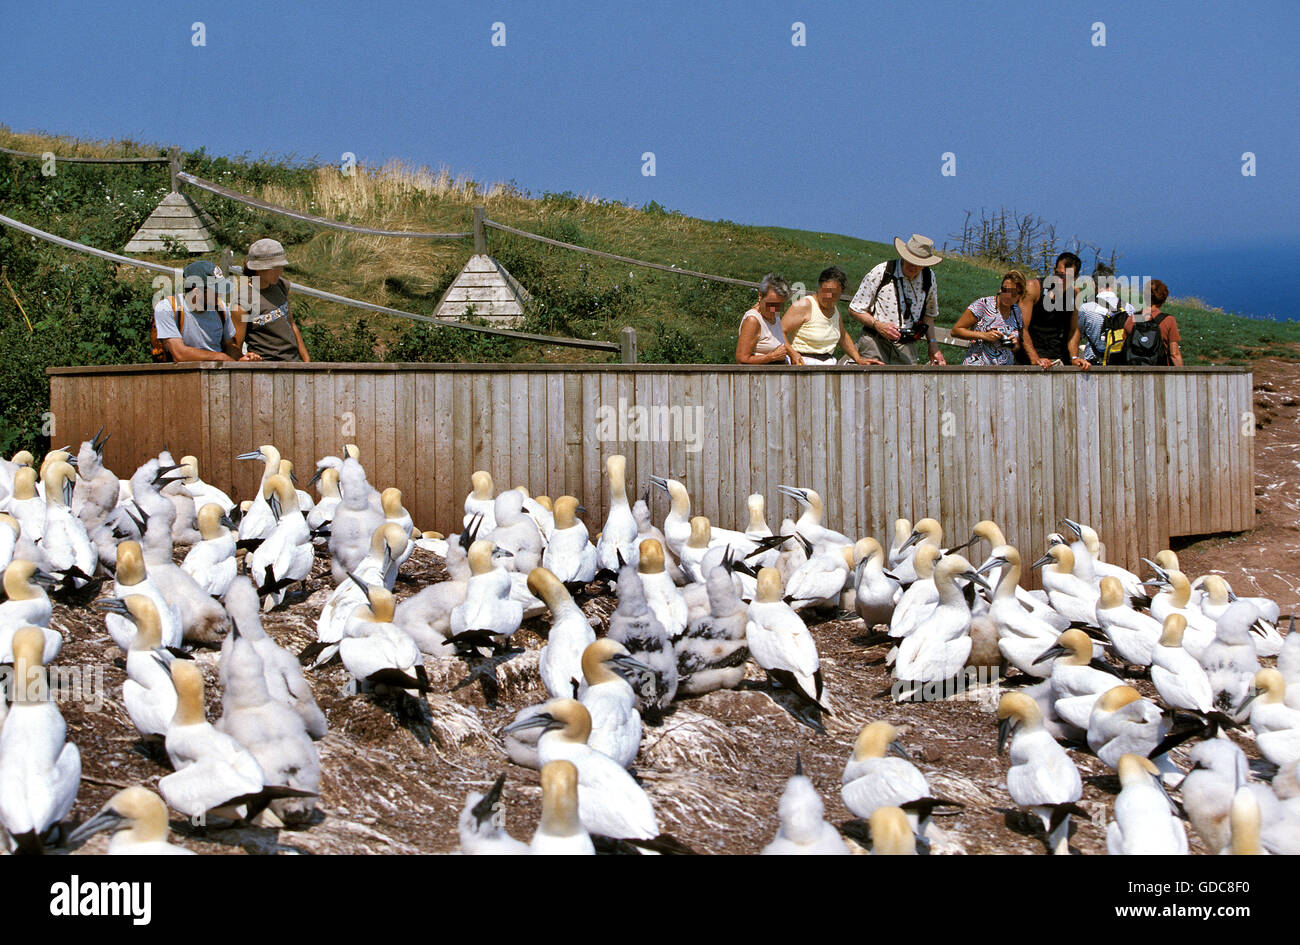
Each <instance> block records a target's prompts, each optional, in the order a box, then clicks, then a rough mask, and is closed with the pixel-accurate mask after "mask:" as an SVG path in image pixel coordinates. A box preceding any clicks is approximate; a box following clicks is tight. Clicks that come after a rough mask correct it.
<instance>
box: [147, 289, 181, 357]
mask: <svg viewBox="0 0 1300 945" xmlns="http://www.w3.org/2000/svg"><path fill="white" fill-rule="evenodd" d="M167 304H168V305H170V306H171V307H172V315H174V316H175V317H176V330H177V331H179V332H182V333H184V331H185V306H184V305H182V306H180V307H179V308H177V307H176V296H174V295H172V296H168V298H167ZM149 345H150V354H151V355H152V356H153V359H154V361H155V362H157V363H158V364H167V363H168V362H170V361H171V359H172V353H171V352H170V351H168V350H167V346H166V345H165V344H163V343H162V342H161V341H160V340H159V339H158V323H157V322H155V321H154V320H153V315H152V313H151V314H150V316H149Z"/></svg>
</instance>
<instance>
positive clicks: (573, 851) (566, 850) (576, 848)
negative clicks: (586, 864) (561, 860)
mask: <svg viewBox="0 0 1300 945" xmlns="http://www.w3.org/2000/svg"><path fill="white" fill-rule="evenodd" d="M529 849H530V852H532V853H533V854H536V855H538V856H573V855H592V854H594V853H595V852H596V848H595V846H593V845H592V842H591V834H589V833H587V829H586V828H585V827H583V826H582V819H581V818H580V817H579V816H578V769H577V767H575V766H574V764H573V762H571V761H552V762H551V763H550V764H548V765H545V766H544V767H543V768H542V819H541V822H540V823H539V824H538V825H537V832H536V833H534V834H533V842H532V844H531V845H530V848H529Z"/></svg>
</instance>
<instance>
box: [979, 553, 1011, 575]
mask: <svg viewBox="0 0 1300 945" xmlns="http://www.w3.org/2000/svg"><path fill="white" fill-rule="evenodd" d="M1007 563H1008V562H1007V559H1006V558H1003V557H1001V556H999V557H996V558H989V560H987V561H985V562H984V563H983V564H981V565H980V566H979V567H978V568H976V569H975V572H976V573H977V574H988V573H989V572H990V571H992V570H993V569H994V568H1000V567H1003V566H1004V565H1006V564H1007Z"/></svg>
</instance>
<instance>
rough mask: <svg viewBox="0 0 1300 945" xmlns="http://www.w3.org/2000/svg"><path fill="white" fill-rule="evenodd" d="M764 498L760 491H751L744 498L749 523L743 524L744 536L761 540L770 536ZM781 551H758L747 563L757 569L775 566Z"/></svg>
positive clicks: (771, 549) (770, 530)
mask: <svg viewBox="0 0 1300 945" xmlns="http://www.w3.org/2000/svg"><path fill="white" fill-rule="evenodd" d="M766 504H767V503H766V500H765V499H764V498H763V494H762V493H761V492H755V493H752V494H751V495H750V496H749V498H748V499H746V500H745V507H746V508H747V509H748V510H749V524H748V525H747V526H745V537H746V538H749V539H751V540H753V541H756V542H758V541H762V540H763V539H765V538H771V537H773V536H772V529H771V527H769V526H768V524H767V513H766ZM780 555H781V552H780V551H779V550H778V549H776V548H768V549H767V550H766V551H762V552H759V553H758V554H757V555H756V556H754V557H752V558H750V559H749V564H750V565H751V566H752V567H754V568H755V570H757V569H758V568H774V567H776V559H777V558H778V557H780Z"/></svg>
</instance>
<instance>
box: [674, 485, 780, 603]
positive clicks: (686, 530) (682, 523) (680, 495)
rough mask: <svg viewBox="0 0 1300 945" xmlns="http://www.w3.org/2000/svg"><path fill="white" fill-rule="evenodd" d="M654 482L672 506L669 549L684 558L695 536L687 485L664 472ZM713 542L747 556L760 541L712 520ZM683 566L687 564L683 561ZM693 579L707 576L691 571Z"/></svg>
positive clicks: (711, 537) (710, 532) (711, 534)
mask: <svg viewBox="0 0 1300 945" xmlns="http://www.w3.org/2000/svg"><path fill="white" fill-rule="evenodd" d="M650 484H651V485H653V486H655V487H657V488H659V489H662V490H663V491H664V492H666V493H668V499H669V508H668V514H667V515H666V516H665V517H664V541H665V543H666V544H667V545H668V550H669V551H671V552H672V553H673V555H674V556H676V558H677V560H678V561H681V560H682V552H683V547H684V546H685V545H686V541H687V539H688V538H690V537H691V496H690V493H689V492H687V491H686V487H685V486H684V485H682V484H681V483H680V482H678V481H677V480H676V479H667V478H665V477H663V476H651V477H650ZM709 544H710V545H716V546H720V547H726V546H728V545H730V546H731V548H732V551H733V552H734V553H735V554H736V555H737V557H743V556H744V555H747V554H749V553H750V552H752V551H756V550H757V549H758V548H759V547H760V544H759V542H756V541H754V540H753V539H752V538H749V537H747V536H746V535H745V533H744V532H738V531H734V530H733V529H730V528H719V527H716V526H714V525H712V523H710V528H709ZM682 570H683V571H684V572H685V571H686V568H685V565H683V567H682ZM687 578H688V579H690V580H703V578H699V577H696V578H692V577H691V576H690V575H689V574H687Z"/></svg>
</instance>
